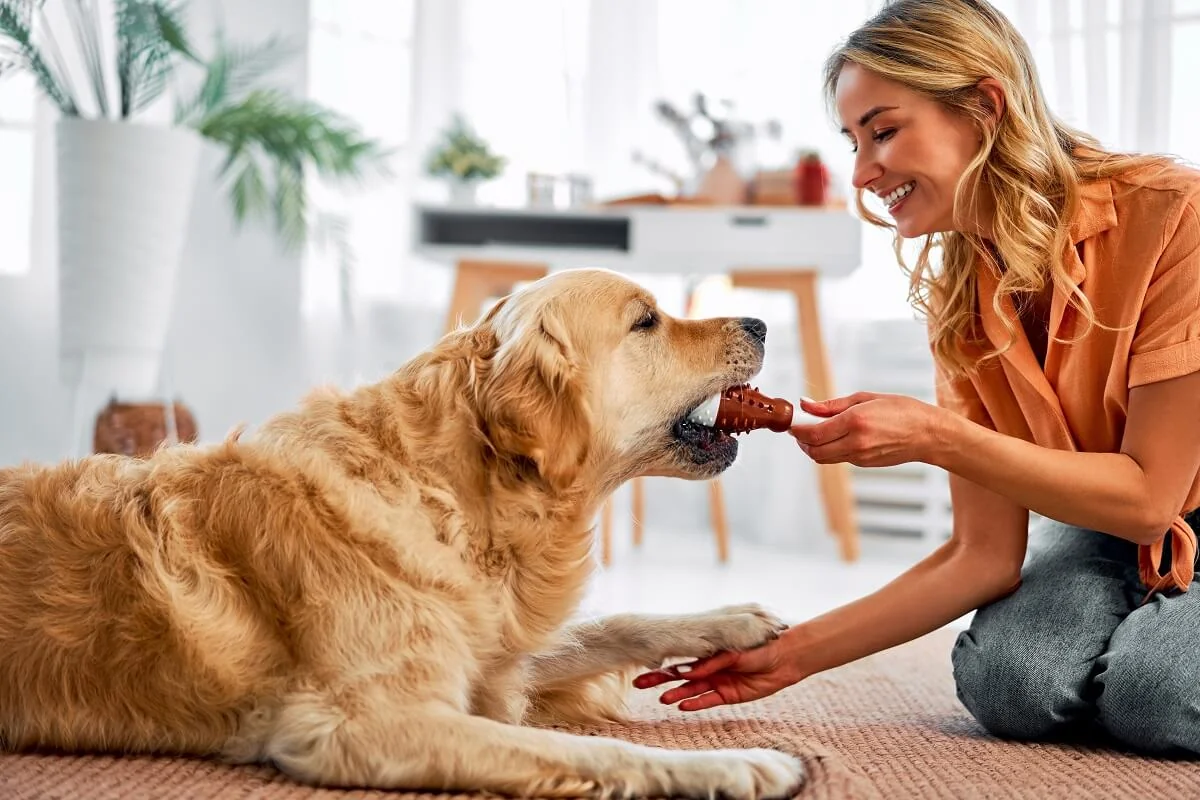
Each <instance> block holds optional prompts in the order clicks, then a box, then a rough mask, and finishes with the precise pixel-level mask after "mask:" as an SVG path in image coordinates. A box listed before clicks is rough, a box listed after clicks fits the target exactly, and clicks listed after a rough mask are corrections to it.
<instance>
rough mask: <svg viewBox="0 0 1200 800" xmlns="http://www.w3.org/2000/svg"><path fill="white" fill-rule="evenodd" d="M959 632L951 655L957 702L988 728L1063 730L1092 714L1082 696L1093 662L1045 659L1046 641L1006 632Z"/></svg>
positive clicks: (1000, 732) (1020, 732)
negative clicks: (981, 637)
mask: <svg viewBox="0 0 1200 800" xmlns="http://www.w3.org/2000/svg"><path fill="white" fill-rule="evenodd" d="M976 633H977V632H975V631H972V630H967V631H963V632H962V633H961V634H959V636H958V640H957V641H956V642H955V645H954V650H953V653H952V655H951V660H952V662H953V666H954V683H955V689H956V691H957V694H958V699H959V701H960V702H961V703H962V704H963V705H964V706H965V707H966V709H967V710H968V711H970V712H971V715H972V716H973V717H975V719H976V721H978V722H979V724H980V725H982V726H983V727H984V728H985V729H986V730H987V731H988V732H989V733H991V734H993V735H995V736H999V737H1001V738H1005V739H1045V738H1049V737H1052V736H1058V735H1064V734H1067V733H1069V732H1071V731H1072V730H1074V729H1075V728H1076V727H1077V726H1079V725H1081V724H1083V723H1084V722H1086V721H1087V720H1088V719H1089V718H1090V717H1091V715H1092V712H1091V706H1090V704H1089V703H1088V701H1087V700H1086V699H1085V697H1084V695H1085V693H1086V692H1087V691H1088V684H1089V678H1090V675H1091V671H1092V667H1091V665H1089V664H1087V663H1086V660H1084V662H1083V663H1080V662H1076V663H1074V664H1072V663H1070V660H1069V659H1064V658H1053V657H1051V658H1047V648H1046V646H1045V645H1046V643H1045V642H1043V641H1040V640H1036V639H1033V640H1031V639H1022V638H1021V637H1020V632H1019V631H1011V632H1009V634H1010V635H1008V636H1005V635H1002V634H1001V635H991V636H986V637H985V640H986V646H985V645H984V644H981V643H980V642H979V641H978V638H977V635H976Z"/></svg>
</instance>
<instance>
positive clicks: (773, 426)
mask: <svg viewBox="0 0 1200 800" xmlns="http://www.w3.org/2000/svg"><path fill="white" fill-rule="evenodd" d="M688 419H689V420H690V421H692V422H695V423H696V424H697V425H704V426H706V427H709V428H716V429H717V430H719V431H724V432H725V433H735V434H736V433H749V432H750V431H754V430H758V429H759V428H769V429H770V430H773V431H776V432H778V433H783V432H785V431H787V430H788V429H789V428H791V427H792V426H793V425H796V424H799V423H804V422H819V421H821V420H822V419H823V418H822V417H816V416H813V415H812V414H807V413H805V412H804V411H798V410H797V409H796V408H795V406H793V405H792V404H791V403H789V402H788V401H787V400H783V399H781V398H778V397H768V396H767V395H765V394H763V393H762V392H760V391H759V390H758V389H756V388H754V387H753V386H750V385H749V384H747V383H743V384H741V385H740V386H730V387H729V388H728V389H726V390H725V391H723V392H721V393H720V394H715V395H713V396H712V397H710V398H709V399H708V400H705V401H704V402H703V403H701V404H700V405H699V406H697V407H696V410H695V411H693V412H692V413H691V414H690V415H689V416H688Z"/></svg>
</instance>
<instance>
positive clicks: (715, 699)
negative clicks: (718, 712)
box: [679, 692, 725, 711]
mask: <svg viewBox="0 0 1200 800" xmlns="http://www.w3.org/2000/svg"><path fill="white" fill-rule="evenodd" d="M724 704H725V698H723V697H721V695H719V694H717V693H716V692H709V693H707V694H702V695H700V696H699V697H693V698H690V699H688V700H684V701H683V702H682V703H680V704H679V710H680V711H703V710H704V709H706V708H712V707H713V706H720V705H724Z"/></svg>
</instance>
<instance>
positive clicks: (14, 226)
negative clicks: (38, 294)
mask: <svg viewBox="0 0 1200 800" xmlns="http://www.w3.org/2000/svg"><path fill="white" fill-rule="evenodd" d="M34 91H35V90H34V84H33V80H32V78H29V77H27V76H25V75H13V76H11V77H6V78H2V79H0V176H3V177H0V243H3V250H2V251H0V276H3V275H24V274H25V273H27V272H28V271H29V268H30V262H31V258H32V256H31V252H30V240H31V236H32V227H33V146H34V138H33V110H34Z"/></svg>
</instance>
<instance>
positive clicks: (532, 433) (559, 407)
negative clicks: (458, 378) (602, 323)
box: [475, 304, 592, 490]
mask: <svg viewBox="0 0 1200 800" xmlns="http://www.w3.org/2000/svg"><path fill="white" fill-rule="evenodd" d="M485 324H487V325H490V326H491V327H492V330H493V331H494V333H495V336H496V339H495V344H496V347H495V350H494V352H493V353H492V355H491V358H490V360H489V362H488V363H487V366H486V369H485V370H484V371H483V374H482V375H480V376H479V377H480V379H479V380H478V381H477V382H476V389H475V391H476V397H475V401H476V406H477V408H478V409H479V412H480V417H481V419H482V422H483V424H484V426H485V428H486V430H485V435H486V436H487V438H488V440H489V441H490V442H491V444H492V446H493V447H494V448H495V449H496V451H497V452H498V453H500V454H501V455H502V456H506V457H509V458H513V459H514V460H519V459H528V460H529V461H530V462H532V463H533V464H534V465H536V467H537V471H538V473H539V474H540V475H541V476H542V478H543V479H544V480H545V481H546V482H547V483H548V484H549V485H550V486H551V487H553V488H554V489H557V490H561V489H565V488H567V487H568V486H570V484H571V483H572V482H573V481H574V480H575V479H576V478H577V477H578V475H579V470H580V468H581V467H582V465H583V462H584V459H585V458H587V454H588V445H589V443H590V440H591V433H592V431H591V414H590V412H589V409H588V406H587V398H586V393H585V386H584V380H585V378H584V374H583V370H582V369H581V367H580V364H579V360H578V357H577V353H576V351H575V349H574V347H573V346H572V343H571V338H570V336H569V332H568V330H567V327H566V325H565V324H564V323H563V319H562V317H561V312H560V311H559V310H557V309H556V308H554V307H553V306H552V305H549V304H546V305H542V306H541V307H539V308H535V309H533V310H528V309H526V310H525V313H520V312H519V311H518V310H516V309H514V308H512V307H506V308H503V309H493V313H491V314H489V315H488V317H487V318H486V319H485Z"/></svg>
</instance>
